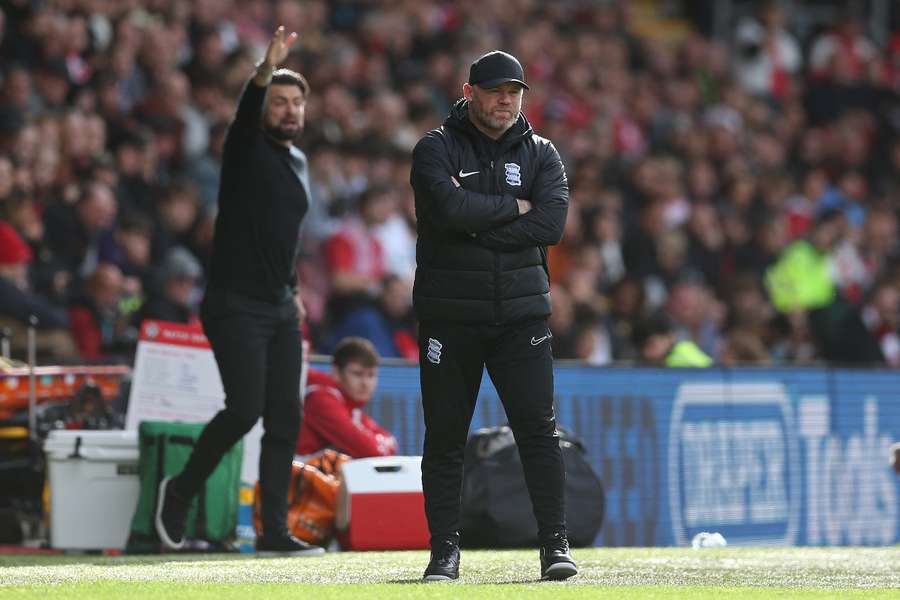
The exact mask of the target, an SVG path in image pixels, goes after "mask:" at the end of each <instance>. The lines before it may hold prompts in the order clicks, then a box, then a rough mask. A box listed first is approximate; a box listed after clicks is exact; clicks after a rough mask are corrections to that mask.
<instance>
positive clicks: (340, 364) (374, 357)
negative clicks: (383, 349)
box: [331, 336, 381, 369]
mask: <svg viewBox="0 0 900 600" xmlns="http://www.w3.org/2000/svg"><path fill="white" fill-rule="evenodd" d="M380 358H381V357H379V356H378V350H376V349H375V346H374V345H373V344H372V342H370V341H369V340H367V339H365V338H361V337H356V336H352V337H346V338H344V339H342V340H341V341H340V342H338V345H337V346H335V348H334V354H333V356H332V359H331V361H332V363H333V364H334V366H336V367H337V368H338V369H343V368H344V367H346V366H347V365H349V364H350V363H359V364H361V365H362V366H364V367H367V368H372V367H377V366H378V361H379V359H380Z"/></svg>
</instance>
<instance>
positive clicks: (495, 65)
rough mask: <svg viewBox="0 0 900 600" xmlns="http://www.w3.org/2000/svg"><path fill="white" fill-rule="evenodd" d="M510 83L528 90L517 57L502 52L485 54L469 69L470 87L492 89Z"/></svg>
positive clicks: (495, 51)
mask: <svg viewBox="0 0 900 600" xmlns="http://www.w3.org/2000/svg"><path fill="white" fill-rule="evenodd" d="M509 82H513V83H518V84H519V85H521V86H522V87H523V88H525V89H526V90H527V89H528V84H526V83H525V71H524V69H522V64H521V63H520V62H519V60H518V59H517V58H516V57H515V56H513V55H512V54H508V53H506V52H503V51H502V50H494V51H493V52H488V53H487V54H483V55H482V56H480V57H478V58H477V59H476V60H475V62H473V63H472V66H471V67H469V85H477V86H478V87H480V88H485V89H490V88H495V87H497V86H499V85H503V84H504V83H509Z"/></svg>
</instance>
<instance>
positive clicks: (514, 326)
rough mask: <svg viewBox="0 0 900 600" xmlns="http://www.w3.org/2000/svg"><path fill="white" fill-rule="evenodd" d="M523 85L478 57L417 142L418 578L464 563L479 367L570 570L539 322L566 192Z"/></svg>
mask: <svg viewBox="0 0 900 600" xmlns="http://www.w3.org/2000/svg"><path fill="white" fill-rule="evenodd" d="M526 89H528V86H527V85H526V84H525V73H524V71H523V70H522V65H521V64H519V61H518V60H516V58H515V57H513V56H511V55H510V54H507V53H505V52H500V51H494V52H489V53H488V54H485V55H484V56H481V57H480V58H478V59H477V60H476V61H475V62H474V63H472V66H471V69H470V70H469V81H468V83H465V84H463V96H464V98H462V99H460V100H459V101H458V102H457V103H456V104H455V105H454V106H453V108H452V110H451V112H450V115H449V116H448V117H447V119H446V120H445V121H444V125H443V126H442V127H439V128H438V129H434V130H432V131H429V132H428V133H426V134H425V136H424V137H423V138H422V139H421V140H420V141H419V143H418V144H417V145H416V147H415V150H413V163H412V173H411V175H410V180H411V183H412V187H413V190H414V192H415V198H416V215H417V219H418V225H417V227H418V234H419V237H418V242H417V248H416V259H417V269H416V280H415V289H414V304H415V308H416V314H417V316H418V318H419V321H420V329H419V350H420V357H421V358H420V360H419V370H420V374H421V385H422V404H423V407H424V413H425V449H424V456H423V458H422V487H423V491H424V494H425V512H426V515H427V517H428V526H429V529H430V530H431V561H430V562H429V564H428V568H427V569H426V571H425V576H424V578H425V580H426V581H443V580H451V579H456V578H457V577H458V576H459V533H458V529H459V511H460V491H461V484H462V467H463V448H464V446H465V443H466V437H467V435H468V431H469V424H470V423H471V420H472V413H473V411H474V409H475V400H476V398H477V396H478V388H479V385H480V383H481V378H482V373H483V371H484V368H485V366H486V367H487V370H488V374H489V375H490V377H491V380H492V381H493V382H494V386H495V387H496V388H497V391H498V393H499V394H500V399H501V401H502V402H503V406H504V409H505V410H506V414H507V417H508V419H509V424H510V426H511V427H512V430H513V433H514V434H515V438H516V442H517V444H518V446H519V453H520V455H521V457H522V465H523V467H524V470H525V481H526V483H527V484H528V491H529V494H530V496H531V502H532V505H533V508H534V514H535V517H536V518H537V522H538V535H539V538H540V544H541V550H540V557H541V577H542V578H543V579H565V578H567V577H571V576H572V575H575V574H576V573H577V572H578V571H577V569H576V567H575V563H574V561H573V560H572V556H571V555H570V554H569V545H568V541H567V538H566V524H565V498H564V483H565V469H564V466H563V461H562V454H561V453H560V450H559V439H558V436H557V433H556V418H555V416H554V412H553V355H552V352H551V348H550V338H551V335H550V331H549V330H548V328H547V317H548V316H549V315H550V285H549V278H548V272H547V248H546V247H547V246H549V245H553V244H556V243H558V242H559V240H560V238H561V237H562V233H563V228H564V226H565V221H566V211H567V208H568V197H569V193H568V185H567V182H566V174H565V170H564V168H563V164H562V161H561V160H560V157H559V153H558V152H557V151H556V148H554V147H553V144H551V143H550V141H549V140H547V139H544V138H542V137H540V136H538V135H536V134H535V133H534V131H533V130H532V129H531V126H530V125H529V123H528V120H527V119H526V118H525V116H524V115H523V114H522V113H521V108H522V95H523V91H524V90H526Z"/></svg>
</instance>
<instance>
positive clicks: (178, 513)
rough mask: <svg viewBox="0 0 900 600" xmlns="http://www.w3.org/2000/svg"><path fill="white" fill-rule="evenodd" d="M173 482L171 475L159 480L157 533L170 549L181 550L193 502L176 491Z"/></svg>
mask: <svg viewBox="0 0 900 600" xmlns="http://www.w3.org/2000/svg"><path fill="white" fill-rule="evenodd" d="M171 483H172V478H171V477H165V478H164V479H163V480H162V481H160V482H159V490H158V492H157V498H158V499H157V501H156V534H157V535H158V536H159V539H160V541H161V542H162V543H163V545H164V546H165V547H166V548H168V549H169V550H181V549H182V548H184V529H185V526H186V524H187V513H188V509H189V508H190V507H191V504H190V502H185V501H184V500H183V499H182V498H181V497H180V496H179V495H178V494H176V493H175V487H174V486H173V485H171Z"/></svg>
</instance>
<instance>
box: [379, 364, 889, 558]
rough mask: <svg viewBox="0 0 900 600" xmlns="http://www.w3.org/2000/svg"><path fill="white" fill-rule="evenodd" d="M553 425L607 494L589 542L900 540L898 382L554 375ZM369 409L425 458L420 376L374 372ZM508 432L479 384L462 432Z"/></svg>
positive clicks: (587, 372) (848, 376)
mask: <svg viewBox="0 0 900 600" xmlns="http://www.w3.org/2000/svg"><path fill="white" fill-rule="evenodd" d="M555 378H556V386H555V389H556V411H557V420H558V422H559V424H561V425H563V426H565V427H566V428H568V429H570V430H572V431H574V432H575V433H576V434H577V435H578V436H580V437H581V438H582V439H583V440H584V442H585V445H586V447H587V453H588V460H589V462H590V463H591V465H592V466H593V467H594V470H595V471H596V473H597V474H598V476H599V477H600V479H601V480H602V481H603V484H604V487H605V488H606V493H607V505H606V517H605V519H604V524H603V528H602V530H601V531H600V533H599V535H598V536H597V539H596V540H595V544H596V545H601V546H672V545H675V546H684V545H687V544H690V540H691V538H692V537H693V535H694V534H696V533H698V532H701V531H711V532H712V531H717V532H720V533H721V534H722V535H724V536H725V538H726V539H727V540H728V543H729V545H738V546H739V545H784V546H793V545H813V546H815V545H887V544H896V543H898V542H900V534H898V525H900V522H898V500H900V478H898V477H897V475H896V474H894V472H893V470H892V469H891V467H890V464H889V462H888V461H889V447H890V445H891V443H892V442H893V441H895V440H900V373H897V372H889V371H852V370H822V369H771V370H769V369H747V370H742V369H727V370H726V369H703V370H693V369H685V370H662V369H635V368H602V369H597V368H587V367H575V366H572V367H570V366H558V367H557V368H556V370H555ZM370 404H371V406H370V407H369V412H370V413H371V414H372V415H373V416H374V417H375V418H376V419H377V420H378V421H379V422H380V423H382V424H383V425H384V426H385V427H387V428H388V429H389V430H391V431H392V432H394V434H395V435H396V436H397V439H398V441H399V446H400V450H399V452H400V454H408V455H417V454H421V448H422V439H423V434H424V426H423V422H422V409H421V399H420V392H419V378H418V368H417V367H416V366H412V365H396V364H394V365H387V366H384V367H382V369H381V372H380V381H379V386H378V391H377V393H376V397H375V398H374V399H373V401H372V402H371V403H370ZM504 423H506V417H505V415H504V413H503V409H502V407H501V405H500V402H499V400H498V398H497V394H496V391H495V390H494V387H493V385H492V384H491V383H490V379H489V378H488V377H487V376H486V375H485V378H484V380H483V382H482V387H481V391H480V394H479V399H478V407H477V409H476V412H475V417H474V419H473V423H472V430H474V429H477V428H479V427H489V426H493V425H499V424H504Z"/></svg>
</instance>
